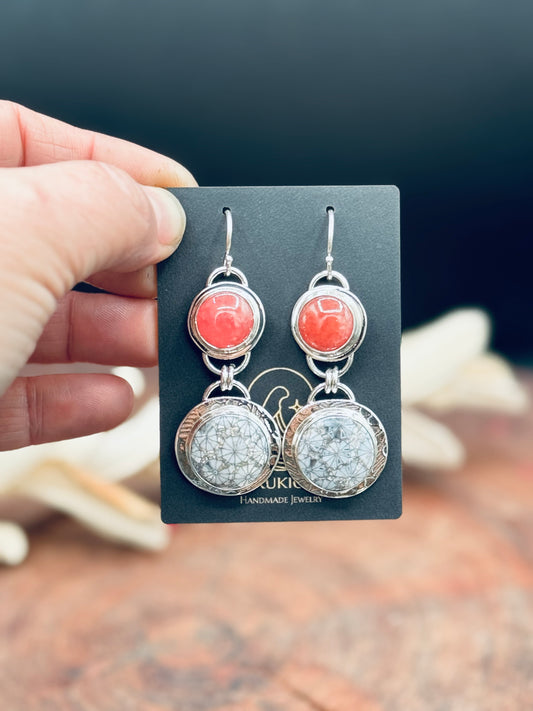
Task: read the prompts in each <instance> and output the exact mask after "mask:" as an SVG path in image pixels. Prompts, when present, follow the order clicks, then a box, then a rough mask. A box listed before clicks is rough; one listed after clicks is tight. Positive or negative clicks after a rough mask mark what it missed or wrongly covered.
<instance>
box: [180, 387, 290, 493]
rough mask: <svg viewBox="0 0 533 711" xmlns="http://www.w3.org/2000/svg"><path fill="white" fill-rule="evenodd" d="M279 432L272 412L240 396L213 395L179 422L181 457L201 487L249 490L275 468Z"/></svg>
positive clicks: (221, 490)
mask: <svg viewBox="0 0 533 711" xmlns="http://www.w3.org/2000/svg"><path fill="white" fill-rule="evenodd" d="M280 440H281V438H280V435H279V431H278V428H277V426H276V423H275V422H274V420H273V418H272V417H271V416H270V415H269V413H268V412H267V411H266V410H265V409H264V408H263V407H261V406H260V405H258V404H257V403H254V402H252V401H251V400H247V399H244V398H240V397H214V398H211V399H207V400H203V401H202V402H201V403H199V404H198V405H196V406H195V407H193V409H192V410H191V411H190V412H189V413H188V414H187V415H186V416H185V418H184V420H183V421H182V423H181V424H180V426H179V428H178V431H177V434H176V441H175V451H176V458H177V460H178V463H179V465H180V468H181V470H182V472H183V474H184V475H185V476H186V477H187V479H188V480H189V481H190V482H191V484H194V485H195V486H197V487H198V488H199V489H203V490H204V491H208V492H210V493H211V494H218V495H221V496H237V495H241V494H247V493H249V492H250V491H253V490H254V489H256V488H257V487H258V486H261V484H263V483H264V482H265V481H266V480H267V479H268V477H269V476H270V473H271V471H272V469H273V468H274V467H275V466H276V464H277V461H278V458H279V452H280Z"/></svg>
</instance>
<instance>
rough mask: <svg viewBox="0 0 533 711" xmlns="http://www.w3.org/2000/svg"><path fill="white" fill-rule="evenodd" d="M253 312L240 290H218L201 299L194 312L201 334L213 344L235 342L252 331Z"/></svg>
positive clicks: (230, 345)
mask: <svg viewBox="0 0 533 711" xmlns="http://www.w3.org/2000/svg"><path fill="white" fill-rule="evenodd" d="M253 326H254V314H253V311H252V307H251V306H250V304H249V303H248V301H247V300H246V299H245V298H244V297H243V296H241V295H240V294H235V293H233V292H228V291H226V292H224V291H220V292H217V293H215V294H213V295H212V296H209V297H208V298H207V299H206V300H205V301H203V302H202V304H201V305H200V308H199V309H198V311H197V313H196V327H197V329H198V333H199V334H200V336H201V337H202V338H203V339H204V341H206V342H207V343H209V344H210V345H211V346H214V347H215V348H232V347H234V346H238V345H240V344H241V343H243V341H245V340H246V338H247V337H248V336H249V335H250V333H251V332H252V329H253Z"/></svg>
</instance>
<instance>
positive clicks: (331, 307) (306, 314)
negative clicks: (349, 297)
mask: <svg viewBox="0 0 533 711" xmlns="http://www.w3.org/2000/svg"><path fill="white" fill-rule="evenodd" d="M298 330H299V331H300V336H301V337H302V339H303V341H304V342H305V343H306V344H307V345H308V346H310V347H311V348H313V349H314V350H316V351H322V352H324V353H330V352H331V351H336V350H337V349H338V348H341V347H342V346H344V345H345V343H347V342H348V340H349V339H350V336H351V335H352V333H353V314H352V312H351V311H350V309H349V308H348V306H347V305H346V304H345V303H344V301H342V300H341V299H339V298H337V297H335V296H316V297H315V298H314V299H310V300H309V301H308V302H307V303H306V304H305V305H304V306H303V307H302V310H301V311H300V316H299V318H298Z"/></svg>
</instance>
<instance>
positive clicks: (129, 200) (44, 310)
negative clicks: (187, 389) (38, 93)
mask: <svg viewBox="0 0 533 711" xmlns="http://www.w3.org/2000/svg"><path fill="white" fill-rule="evenodd" d="M194 185H196V181H195V180H194V178H193V177H192V175H191V174H190V173H189V172H188V171H187V170H186V169H185V168H184V167H183V166H181V165H180V164H179V163H176V162H175V161H173V160H171V159H170V158H167V157H165V156H162V155H159V154H157V153H154V152H153V151H150V150H148V149H146V148H142V147H141V146H136V145H134V144H132V143H128V142H127V141H122V140H120V139H118V138H112V137H110V136H104V135H102V134H98V133H93V132H91V131H86V130H83V129H79V128H75V127H73V126H69V125H68V124H65V123H62V122H60V121H57V120H55V119H51V118H49V117H46V116H42V115H40V114H38V113H35V112H33V111H30V110H29V109H26V108H24V107H22V106H19V105H17V104H13V103H11V102H7V101H0V334H1V336H0V450H6V449H14V448H17V447H24V446H26V445H30V444H39V443H42V442H49V441H54V440H59V439H66V438H69V437H78V436H81V435H86V434H91V433H93V432H98V431H102V430H107V429H110V428H111V427H114V426H116V425H118V424H119V423H120V422H122V421H123V420H124V419H126V417H127V416H128V414H129V413H130V411H131V408H132V406H133V393H132V391H131V388H130V386H129V385H128V383H126V382H125V381H124V380H122V379H121V378H118V377H116V376H113V375H107V374H68V375H67V374H65V375H42V376H35V377H21V376H20V375H19V373H20V370H21V369H22V368H23V366H24V365H25V364H26V363H28V362H32V363H72V362H91V363H101V364H107V365H135V366H152V365H155V364H156V363H157V336H156V334H157V315H156V302H155V301H154V297H155V295H156V280H155V267H154V265H155V264H156V263H157V262H159V261H161V260H163V259H165V258H167V257H168V256H170V255H171V254H172V253H173V252H174V250H175V249H176V247H177V246H178V244H179V242H180V240H181V238H182V236H183V232H184V229H185V213H184V212H183V209H182V207H181V205H180V204H179V202H178V201H177V200H176V199H175V198H174V197H173V196H172V195H171V194H170V193H168V192H167V191H166V190H163V189H162V188H164V187H170V186H173V187H174V186H175V187H177V186H194ZM80 281H88V282H90V283H92V284H94V285H97V286H99V287H101V288H103V289H105V290H106V291H108V292H111V293H110V294H84V293H78V292H73V291H72V287H73V286H74V285H75V284H76V283H78V282H80Z"/></svg>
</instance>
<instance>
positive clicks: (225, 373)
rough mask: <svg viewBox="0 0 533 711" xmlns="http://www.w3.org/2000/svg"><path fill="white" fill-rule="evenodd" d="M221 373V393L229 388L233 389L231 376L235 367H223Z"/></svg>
mask: <svg viewBox="0 0 533 711" xmlns="http://www.w3.org/2000/svg"><path fill="white" fill-rule="evenodd" d="M221 371H222V372H221V373H220V389H221V390H222V391H224V390H231V388H232V387H233V376H234V374H235V366H234V365H233V364H231V365H223V366H222V368H221Z"/></svg>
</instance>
